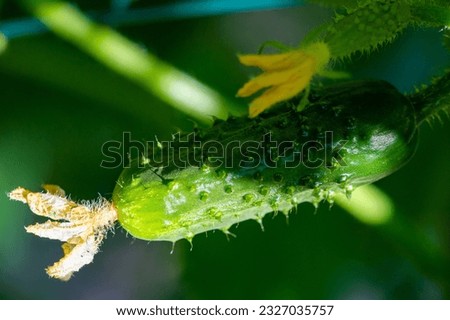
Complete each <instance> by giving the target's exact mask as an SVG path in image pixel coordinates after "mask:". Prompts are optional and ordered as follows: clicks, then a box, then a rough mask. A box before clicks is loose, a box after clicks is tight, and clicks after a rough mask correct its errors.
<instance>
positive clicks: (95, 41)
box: [22, 0, 239, 124]
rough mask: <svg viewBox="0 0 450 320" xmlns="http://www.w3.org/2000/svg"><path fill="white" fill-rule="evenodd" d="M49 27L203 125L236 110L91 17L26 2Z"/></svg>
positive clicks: (43, 1)
mask: <svg viewBox="0 0 450 320" xmlns="http://www.w3.org/2000/svg"><path fill="white" fill-rule="evenodd" d="M22 3H23V4H24V5H25V6H26V7H27V8H28V9H29V10H30V11H31V12H32V13H33V14H34V15H35V16H36V17H37V18H38V19H40V20H41V21H42V22H43V23H44V24H45V25H46V26H47V27H48V28H49V29H51V30H52V31H53V32H55V33H56V34H57V35H59V36H60V37H62V38H64V39H66V40H67V41H69V42H71V43H72V44H74V45H76V46H77V47H78V48H80V49H81V50H83V51H84V52H86V53H88V54H89V55H91V56H92V57H94V58H95V59H97V60H98V61H100V62H101V63H103V64H104V65H106V66H107V67H109V68H111V69H112V70H114V71H115V72H117V73H119V74H121V75H123V76H125V77H127V78H128V79H130V80H132V81H134V82H136V83H138V84H139V85H141V86H143V87H144V88H146V89H148V90H149V91H150V92H151V93H152V94H154V95H155V96H157V97H158V98H159V99H161V100H162V101H164V102H166V103H167V104H169V105H170V106H172V107H174V108H176V109H178V110H180V111H182V112H184V113H186V114H188V115H189V117H191V118H193V119H195V120H196V121H199V122H201V123H204V124H210V123H212V122H213V118H219V119H226V118H227V117H228V114H229V113H231V114H237V113H238V111H237V110H239V108H238V107H237V106H236V105H235V104H234V103H232V102H231V101H229V100H227V99H225V98H224V97H222V96H221V95H220V94H219V93H217V92H216V91H214V90H213V89H211V88H209V87H207V86H206V85H204V84H202V83H201V82H199V81H197V80H196V79H194V78H192V77H191V76H189V75H188V74H186V73H184V72H182V71H180V70H178V69H177V68H175V67H173V66H171V65H170V64H167V63H165V62H163V61H161V60H160V59H158V58H157V57H155V56H154V55H152V54H150V53H149V52H147V51H145V50H144V49H143V48H142V47H140V46H138V45H137V44H136V43H134V42H132V41H130V40H129V39H127V38H126V37H124V36H122V35H121V34H119V33H117V32H116V31H114V30H112V29H110V28H109V27H106V26H101V25H98V24H96V23H94V22H92V21H90V20H89V19H88V18H87V17H86V16H84V15H83V13H81V12H80V11H79V10H77V9H76V8H74V7H73V6H71V5H70V4H69V3H66V2H61V1H48V0H37V1H31V0H24V1H22Z"/></svg>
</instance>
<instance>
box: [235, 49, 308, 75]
mask: <svg viewBox="0 0 450 320" xmlns="http://www.w3.org/2000/svg"><path fill="white" fill-rule="evenodd" d="M306 56H307V55H306V54H305V53H304V52H302V51H299V50H296V51H290V52H287V53H280V54H246V55H239V56H238V57H239V61H240V62H241V63H242V64H243V65H245V66H251V67H258V68H261V69H263V70H264V71H274V70H283V69H289V68H292V67H295V65H296V64H298V62H299V61H301V60H303V59H304V58H305V57H306Z"/></svg>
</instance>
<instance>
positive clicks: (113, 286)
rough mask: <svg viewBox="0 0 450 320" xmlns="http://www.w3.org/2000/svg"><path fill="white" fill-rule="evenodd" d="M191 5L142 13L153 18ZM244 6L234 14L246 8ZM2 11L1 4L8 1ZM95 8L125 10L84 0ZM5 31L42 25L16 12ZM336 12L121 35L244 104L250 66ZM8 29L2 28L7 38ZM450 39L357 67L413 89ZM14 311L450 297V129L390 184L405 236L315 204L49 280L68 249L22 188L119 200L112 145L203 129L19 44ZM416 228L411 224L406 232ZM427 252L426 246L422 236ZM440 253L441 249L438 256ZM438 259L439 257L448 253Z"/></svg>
mask: <svg viewBox="0 0 450 320" xmlns="http://www.w3.org/2000/svg"><path fill="white" fill-rule="evenodd" d="M175 2H176V1H153V0H152V1H137V2H136V3H135V4H134V6H135V7H137V8H139V7H140V6H142V7H148V6H149V5H152V6H153V5H157V4H158V5H159V4H164V5H169V4H171V3H175ZM230 2H232V1H230ZM0 3H1V2H0ZM77 3H78V5H79V7H80V8H81V9H83V10H85V11H89V10H91V9H96V10H108V8H109V5H110V3H109V1H108V2H107V1H98V2H96V3H95V4H94V5H92V4H90V1H78V2H77ZM0 10H1V11H0V12H1V15H0V19H1V20H0V23H1V21H6V20H10V19H15V18H23V17H28V16H29V15H28V14H27V13H26V12H25V11H23V10H22V9H21V8H20V7H19V6H17V5H15V4H14V3H13V2H8V1H7V2H5V3H3V6H2V7H1V9H0ZM330 15H331V12H330V11H329V10H326V9H324V8H320V7H317V6H313V5H308V6H299V7H295V8H288V9H279V10H266V11H255V12H244V13H233V14H226V15H225V14H224V15H214V16H209V17H195V18H189V19H187V18H186V19H178V20H171V19H164V20H162V21H157V22H153V23H146V24H141V25H138V26H132V27H121V28H118V30H119V31H120V32H121V33H122V34H124V35H126V36H127V37H128V38H130V39H132V40H133V41H135V42H136V43H138V44H139V45H141V46H142V47H144V48H147V49H148V50H149V51H150V52H152V53H154V54H155V55H157V56H158V57H159V58H161V59H162V60H164V61H166V62H168V63H170V64H172V65H174V66H176V67H178V68H179V69H181V70H183V71H185V72H187V73H189V74H191V75H192V76H194V77H195V78H197V79H199V80H200V81H202V82H204V83H206V84H208V85H209V86H210V87H212V88H215V89H216V90H218V91H219V92H220V93H222V94H223V95H224V96H226V97H229V98H230V99H231V100H234V101H235V102H236V103H238V104H241V105H242V108H243V109H245V107H246V106H245V101H238V100H237V99H235V98H234V95H235V93H236V91H237V89H238V88H239V87H240V86H241V85H242V84H243V83H244V82H245V81H246V80H247V79H248V77H249V76H250V75H252V74H253V73H256V72H257V71H256V70H249V69H246V68H244V67H242V66H240V65H239V64H238V62H237V59H236V53H244V52H245V53H247V52H256V50H257V49H258V47H259V45H260V44H261V43H262V42H264V41H267V40H278V41H281V42H284V43H286V44H291V45H295V44H297V43H298V42H299V41H300V40H301V39H302V37H303V36H304V35H305V34H306V32H308V30H310V29H311V28H312V27H313V26H315V25H318V24H320V23H322V22H323V21H325V20H326V19H327V18H328V17H329V16H330ZM0 27H1V25H0ZM441 36H442V35H441V34H440V33H439V31H438V30H418V29H408V30H407V31H406V32H405V33H404V34H402V35H401V37H400V38H398V40H397V41H396V42H394V43H392V44H389V45H387V46H386V47H384V48H382V49H380V50H377V52H376V53H374V54H372V55H370V56H366V55H361V56H356V57H354V59H353V60H352V61H351V62H350V61H347V62H346V63H342V65H341V66H339V67H340V68H342V69H344V68H345V69H347V70H349V71H350V72H351V73H352V75H353V77H354V78H380V79H385V80H388V81H390V82H392V83H393V84H394V85H395V86H397V88H399V90H401V91H402V92H410V91H411V90H412V89H413V87H414V85H419V84H421V83H427V82H429V81H430V79H431V77H432V76H433V75H436V74H440V73H442V71H443V69H444V68H445V67H446V66H448V62H449V54H448V52H447V51H446V50H445V49H444V48H443V47H442V45H441V41H442V39H441ZM0 112H1V116H0V237H1V238H0V239H1V241H0V298H3V299H175V298H176V299H443V298H445V299H449V298H450V270H449V269H448V267H449V265H448V264H446V261H448V257H449V252H450V233H449V231H450V215H449V213H450V169H449V164H450V121H449V120H448V118H445V117H443V118H442V123H440V122H434V123H433V125H432V126H429V125H424V126H423V127H421V128H420V129H421V130H420V131H421V132H420V140H421V141H420V146H419V148H418V150H417V153H416V155H415V157H414V158H413V159H412V161H411V162H410V163H408V164H407V165H406V166H405V167H404V168H402V169H401V170H400V171H399V172H397V173H395V174H393V175H392V176H389V177H387V178H385V179H383V180H381V181H379V183H377V186H379V187H380V188H381V189H382V190H384V191H385V192H386V193H387V194H388V195H390V196H391V198H392V199H393V202H394V204H395V208H396V213H395V214H396V215H397V216H398V217H399V219H398V221H402V223H398V224H397V225H396V226H395V232H392V230H388V229H386V228H384V227H383V226H379V227H374V226H369V225H365V224H362V223H360V222H358V221H357V220H355V219H354V218H353V217H352V216H350V215H349V214H348V213H346V212H345V211H344V210H342V209H340V208H339V207H337V206H334V207H333V208H331V209H329V208H328V204H323V205H321V206H320V208H319V210H318V211H317V212H315V211H314V208H313V206H312V205H310V204H302V205H300V206H299V208H298V210H297V213H296V214H293V215H291V217H290V221H289V225H287V224H286V221H285V218H284V216H280V215H279V216H277V217H275V218H272V215H268V216H266V218H265V219H264V225H265V231H264V232H262V231H261V228H260V226H259V225H258V224H257V223H255V222H254V221H250V222H245V223H241V224H239V226H238V227H233V228H232V230H231V231H232V232H233V233H235V234H236V235H237V238H231V239H230V240H229V241H227V239H226V237H225V236H224V235H223V234H222V233H221V232H209V233H208V234H207V236H206V235H204V234H202V235H199V236H196V237H195V239H194V248H193V250H192V251H191V250H190V245H189V244H188V243H187V242H184V241H182V242H178V243H177V244H176V247H175V252H174V253H173V254H170V251H171V244H170V243H164V242H152V243H147V242H145V241H141V240H135V239H133V238H132V237H130V236H127V234H126V232H125V231H124V230H122V229H120V228H117V230H116V232H115V234H114V235H112V234H110V235H109V236H108V239H107V240H106V241H105V243H104V244H103V246H102V248H101V249H102V252H101V253H99V254H98V255H97V256H96V257H95V260H94V263H93V264H90V265H88V266H86V267H84V268H83V269H82V270H81V271H80V272H79V273H77V274H76V275H75V277H74V278H73V279H72V280H70V282H68V283H62V282H59V281H57V280H53V279H49V278H48V276H47V275H46V274H45V272H44V268H45V267H46V266H47V265H50V264H52V263H53V262H54V261H56V260H58V259H59V258H60V257H61V256H62V251H61V249H60V243H58V242H56V241H51V240H46V239H41V238H37V237H35V236H33V235H31V234H27V233H26V232H25V230H24V228H23V227H24V226H25V225H29V224H32V223H34V222H36V221H42V220H40V219H39V218H36V217H35V216H33V215H32V214H31V212H30V211H29V209H28V208H27V207H26V206H25V205H23V204H21V203H16V202H11V201H9V200H8V199H7V197H6V193H7V192H9V191H11V190H12V189H14V188H15V187H17V186H23V187H26V188H29V189H31V190H40V186H41V184H43V183H53V184H58V185H60V186H62V187H63V188H64V189H65V190H66V191H67V192H69V193H70V194H71V195H72V198H73V199H92V198H95V197H97V196H98V194H99V193H100V194H102V195H104V196H105V197H110V196H111V193H112V190H113V188H114V185H115V181H116V179H117V178H118V176H119V174H120V171H121V170H120V168H119V169H105V168H101V167H100V162H101V161H102V159H103V158H102V153H101V146H102V144H103V143H104V142H106V141H108V140H119V141H120V140H121V137H122V132H124V131H130V132H131V133H132V137H133V138H135V139H142V140H150V139H153V138H154V136H155V135H158V137H159V138H160V139H167V138H168V137H170V134H171V133H173V132H174V131H177V130H180V129H183V130H189V129H190V128H192V125H193V124H192V121H191V119H189V117H188V116H187V115H185V114H182V113H180V112H178V111H175V110H174V109H173V108H171V107H170V106H169V105H167V104H165V103H163V102H161V101H159V100H158V99H157V98H155V97H154V96H153V95H152V94H151V93H149V92H148V91H146V90H145V89H144V88H142V87H139V86H138V85H136V84H134V83H132V82H130V81H129V80H128V79H126V78H124V77H123V76H121V75H118V74H116V73H114V72H113V71H111V70H110V69H108V68H107V67H105V66H104V65H102V64H100V63H99V62H97V61H95V60H94V59H92V58H91V57H89V56H88V55H86V54H85V53H83V52H81V51H80V50H79V49H77V48H75V47H74V46H73V45H71V44H69V43H67V42H66V41H64V40H61V39H60V38H58V37H57V36H54V35H52V34H50V33H46V34H42V35H35V36H34V35H30V36H23V37H19V38H16V39H12V40H11V41H10V42H9V44H8V48H7V50H6V51H5V52H4V53H3V54H1V55H0ZM403 222H405V223H404V224H403ZM416 234H419V235H421V236H423V237H424V239H426V241H425V243H424V245H423V246H421V248H420V249H419V248H418V244H419V245H421V244H422V242H421V240H420V239H421V238H420V237H417V241H416V242H414V241H412V242H411V241H409V240H405V241H403V240H404V239H416V236H415V235H416ZM428 251H429V252H428ZM436 252H437V253H436Z"/></svg>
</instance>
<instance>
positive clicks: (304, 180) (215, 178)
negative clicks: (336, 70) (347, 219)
mask: <svg viewBox="0 0 450 320" xmlns="http://www.w3.org/2000/svg"><path fill="white" fill-rule="evenodd" d="M309 98H310V104H309V106H308V107H307V108H306V109H305V110H303V111H302V112H296V111H295V108H291V107H288V108H287V107H285V108H278V109H276V110H275V111H272V112H271V113H266V114H263V115H261V116H260V117H258V118H256V119H248V118H230V119H228V120H227V121H218V122H216V123H215V124H214V126H213V127H212V128H209V129H205V130H197V131H196V132H195V139H196V140H197V142H199V143H201V144H202V145H208V143H209V144H211V145H212V144H214V145H215V146H217V145H218V144H217V143H220V145H222V146H224V150H226V151H227V152H226V155H225V157H224V158H222V159H221V160H222V162H223V163H222V164H221V165H217V164H218V162H217V161H216V160H217V157H216V156H217V153H216V152H212V151H211V150H210V149H208V150H206V151H208V152H206V151H205V150H203V151H201V150H200V151H199V148H198V144H197V148H195V147H194V146H195V145H196V143H197V142H195V141H194V140H192V139H193V138H192V137H193V135H185V137H186V139H187V138H189V139H191V140H190V141H191V142H190V143H183V146H186V145H187V146H188V147H185V148H177V147H180V146H181V145H182V142H179V141H174V143H173V145H172V149H173V150H175V151H174V153H169V155H168V156H167V157H166V160H173V161H168V165H166V166H164V167H160V168H157V166H158V165H157V164H156V161H155V160H154V159H155V158H164V151H165V149H164V148H162V149H158V148H155V149H153V150H151V151H150V154H149V155H148V157H143V158H140V159H136V160H134V161H133V162H132V164H131V167H130V168H127V169H125V170H124V171H123V173H122V175H121V176H120V178H119V180H118V182H117V185H116V188H115V190H114V194H113V203H114V205H115V207H116V209H117V212H118V215H119V221H120V223H121V225H122V226H123V228H124V229H125V230H127V231H128V232H129V233H130V234H131V235H133V236H134V237H136V238H140V239H146V240H167V241H172V242H174V241H176V240H179V239H182V238H186V239H188V240H191V239H192V238H193V237H194V235H196V234H199V233H202V232H205V231H208V230H213V229H221V230H224V231H226V230H227V229H228V228H229V227H230V226H231V225H233V224H235V223H238V222H240V221H244V220H248V219H255V220H259V221H260V220H261V219H262V217H263V216H264V215H265V214H266V213H269V212H273V211H275V212H277V211H281V212H283V213H286V214H287V213H288V212H289V211H290V210H291V209H292V208H293V207H294V206H296V205H297V204H298V203H301V202H311V203H313V204H314V205H317V204H318V203H319V202H320V201H322V200H327V201H329V202H332V201H333V197H334V195H335V194H336V193H338V192H341V193H342V192H344V193H347V194H351V191H352V190H353V188H355V187H357V186H359V185H362V184H368V183H371V182H374V181H376V180H378V179H381V178H383V177H385V176H387V175H389V174H390V173H392V172H394V171H395V170H397V169H398V168H399V167H401V166H402V165H403V164H405V163H406V161H407V160H408V159H409V158H410V157H411V155H412V154H413V153H414V150H415V147H416V143H417V139H416V138H417V134H416V121H415V116H414V110H413V108H412V106H411V104H410V103H409V101H408V100H407V99H406V98H405V97H404V96H403V95H402V94H400V93H399V92H398V91H397V90H396V89H395V88H394V87H392V86H391V85H390V84H388V83H386V82H383V81H358V82H347V83H343V84H339V85H335V86H330V87H326V88H324V89H321V90H320V91H316V92H313V93H312V94H311V95H310V97H309ZM290 103H291V104H293V102H290ZM269 133H270V139H269V140H268V137H269V136H268V134H269ZM331 136H332V137H331ZM331 138H332V139H331ZM283 141H287V142H291V143H287V144H285V145H283V147H284V148H283V147H278V148H277V147H274V145H273V142H278V143H280V142H283ZM256 142H260V143H259V145H258V147H255V143H256ZM231 143H234V145H238V144H240V146H241V148H240V149H234V151H233V152H230V150H229V149H227V148H226V147H225V146H227V145H230V144H231ZM269 144H270V145H269ZM286 146H287V147H286ZM252 147H253V148H252ZM215 151H217V150H215ZM195 156H198V157H199V158H200V159H201V161H200V162H198V163H194V164H191V165H188V166H185V167H180V166H179V165H177V164H175V162H176V161H175V160H176V159H179V158H180V157H181V158H184V159H187V158H190V159H192V158H195ZM213 156H214V157H213ZM300 160H301V161H300Z"/></svg>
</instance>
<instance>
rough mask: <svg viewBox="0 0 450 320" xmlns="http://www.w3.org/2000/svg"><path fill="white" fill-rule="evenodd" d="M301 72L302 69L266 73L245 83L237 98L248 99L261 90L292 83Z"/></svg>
mask: <svg viewBox="0 0 450 320" xmlns="http://www.w3.org/2000/svg"><path fill="white" fill-rule="evenodd" d="M299 72H301V68H299V67H296V68H292V69H287V70H285V71H279V72H265V73H263V74H261V75H259V76H257V77H255V78H253V79H252V80H250V81H248V82H247V83H245V84H244V86H243V87H242V88H240V89H239V91H238V93H237V96H238V97H248V96H251V95H252V94H254V93H256V92H258V91H259V90H261V89H264V88H267V87H270V86H278V85H281V84H283V83H285V82H289V81H292V79H293V78H295V77H297V75H298V73H299Z"/></svg>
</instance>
